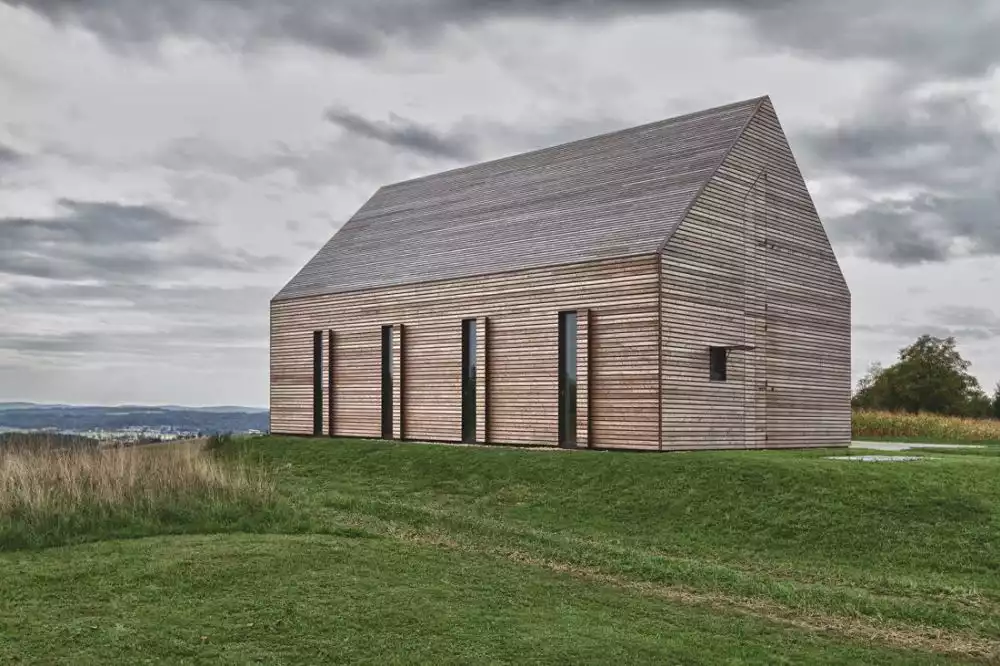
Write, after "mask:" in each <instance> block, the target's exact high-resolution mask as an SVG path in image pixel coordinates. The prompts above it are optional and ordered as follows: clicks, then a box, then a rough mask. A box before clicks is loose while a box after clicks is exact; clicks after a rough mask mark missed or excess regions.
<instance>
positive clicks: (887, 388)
mask: <svg viewBox="0 0 1000 666" xmlns="http://www.w3.org/2000/svg"><path fill="white" fill-rule="evenodd" d="M970 365H971V364H970V363H969V362H968V361H966V360H965V359H964V358H962V355H961V354H959V353H958V349H957V348H956V342H955V338H951V337H949V338H943V339H942V338H935V337H933V336H930V335H922V336H920V337H919V338H917V341H916V342H914V343H913V344H912V345H910V346H909V347H905V348H903V349H901V350H900V352H899V361H897V362H896V363H895V364H894V365H891V366H889V367H888V368H882V367H881V366H878V365H874V366H872V368H871V369H870V370H869V372H868V374H867V375H866V376H865V377H863V378H862V380H861V381H860V382H859V383H858V389H857V392H856V393H855V396H854V400H853V403H854V405H855V406H856V407H861V408H866V409H887V410H890V411H906V412H912V413H916V412H933V413H937V414H953V415H961V416H986V415H988V412H989V411H990V409H989V408H990V406H991V405H990V399H989V398H988V397H987V396H986V394H985V393H983V390H982V389H981V388H980V386H979V382H978V381H977V380H976V378H975V377H973V376H972V375H971V374H969V367H970Z"/></svg>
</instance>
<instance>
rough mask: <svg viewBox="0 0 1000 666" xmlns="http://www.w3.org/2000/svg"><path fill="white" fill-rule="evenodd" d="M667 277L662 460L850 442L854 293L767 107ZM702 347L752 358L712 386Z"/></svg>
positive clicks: (670, 248)
mask: <svg viewBox="0 0 1000 666" xmlns="http://www.w3.org/2000/svg"><path fill="white" fill-rule="evenodd" d="M661 271H662V326H663V339H662V348H661V353H662V355H663V358H662V363H663V379H662V410H663V414H662V418H663V448H664V449H691V448H703V447H705V448H708V447H710V448H745V447H751V448H756V447H762V446H766V447H807V446H831V445H844V444H847V443H848V442H849V440H850V429H851V426H850V355H851V332H850V331H851V305H850V303H851V297H850V292H849V291H848V289H847V286H846V283H845V281H844V278H843V275H842V273H841V271H840V268H839V265H838V263H837V259H836V256H835V255H834V253H833V250H832V249H831V247H830V244H829V242H828V240H827V237H826V234H825V232H824V230H823V226H822V223H821V222H820V220H819V217H818V216H817V214H816V211H815V208H814V207H813V204H812V200H811V199H810V197H809V192H808V189H807V187H806V185H805V181H804V180H803V179H802V177H801V175H800V174H799V171H798V167H797V166H796V164H795V160H794V158H793V156H792V153H791V150H790V149H789V147H788V143H787V141H786V139H785V137H784V134H783V132H782V131H781V127H780V125H779V123H778V120H777V117H776V115H775V114H774V110H773V107H772V106H771V103H770V101H769V100H764V101H763V102H762V104H761V106H760V108H759V110H758V111H757V113H756V114H755V115H754V117H753V119H752V120H751V121H750V123H749V124H748V125H747V127H746V130H745V131H744V133H743V135H742V136H741V138H740V140H739V141H738V142H737V143H736V145H735V146H734V148H733V150H732V151H731V152H730V154H729V156H728V157H727V158H726V160H725V161H724V162H723V164H722V166H721V167H720V168H719V170H718V171H717V172H716V175H715V176H714V177H713V178H712V180H711V181H710V182H709V183H708V185H707V186H706V188H705V190H704V191H703V192H702V195H701V196H700V197H699V199H698V200H697V202H696V203H695V205H694V206H693V207H692V208H691V210H690V211H689V213H688V215H687V217H686V218H685V220H684V221H683V222H682V223H681V225H680V226H679V227H678V229H677V231H676V232H675V233H674V235H673V236H672V238H671V239H670V241H669V242H668V243H667V244H666V246H665V248H664V250H663V253H662V260H661ZM710 345H750V346H753V347H754V349H753V350H745V351H744V350H733V351H732V352H730V356H729V367H728V370H729V373H728V377H727V381H725V382H713V381H711V380H710V378H709V366H708V347H709V346H710ZM765 435H766V437H765Z"/></svg>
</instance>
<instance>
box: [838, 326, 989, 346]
mask: <svg viewBox="0 0 1000 666" xmlns="http://www.w3.org/2000/svg"><path fill="white" fill-rule="evenodd" d="M853 330H854V332H855V333H872V334H875V335H881V336H888V337H892V338H895V339H898V340H907V341H912V340H915V339H916V338H918V337H920V336H921V335H933V336H934V337H937V338H947V337H953V338H955V339H956V340H958V342H959V344H961V343H963V342H989V341H991V340H996V339H998V338H1000V324H997V325H994V326H961V325H951V326H950V325H945V324H886V325H872V324H855V325H854V326H853Z"/></svg>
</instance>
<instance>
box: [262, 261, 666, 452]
mask: <svg viewBox="0 0 1000 666" xmlns="http://www.w3.org/2000/svg"><path fill="white" fill-rule="evenodd" d="M658 265H659V261H658V256H657V255H656V254H649V255H645V256H641V257H633V258H625V259H619V260H612V261H601V262H593V263H587V264H578V265H570V266H559V267H555V268H546V269H533V270H527V271H518V272H511V273H504V274H499V275H492V276H486V277H479V278H463V279H458V280H450V281H446V282H431V283H425V284H418V285H409V286H399V287H389V288H385V289H378V290H372V291H362V292H354V293H349V294H329V295H322V296H315V297H307V298H298V299H293V300H280V301H274V302H272V304H271V430H272V432H275V433H288V434H309V433H311V432H312V412H311V408H312V399H311V390H312V389H311V386H312V384H311V382H312V377H311V363H312V347H311V344H312V337H311V335H312V334H311V331H313V330H316V329H323V330H332V331H334V339H335V347H334V350H333V352H334V353H333V357H334V368H333V371H334V376H335V377H336V382H335V392H334V396H333V405H334V410H333V411H334V432H335V433H336V434H337V435H345V436H362V437H378V436H379V431H380V427H379V424H380V405H379V398H380V381H379V378H380V372H379V367H380V366H379V351H380V326H381V325H382V324H385V323H394V324H402V325H404V327H405V329H404V330H405V335H404V346H403V350H402V362H403V364H404V367H405V370H404V375H405V387H404V390H403V400H402V408H403V412H404V423H405V428H406V433H405V434H406V437H407V438H409V439H414V440H435V441H459V440H460V439H461V422H462V419H461V415H462V410H461V407H462V402H461V359H462V345H461V339H462V336H461V322H462V319H463V318H471V317H476V318H482V317H488V318H489V323H488V327H487V328H486V332H485V335H482V338H481V339H480V340H479V344H478V347H479V349H480V350H482V351H480V354H485V360H484V359H483V356H480V363H482V364H483V367H485V371H484V372H482V371H481V372H482V375H483V379H484V381H483V386H484V390H485V393H484V400H485V395H486V394H488V395H489V401H488V403H489V410H488V412H487V413H486V419H487V421H488V433H487V434H486V437H487V439H488V441H490V442H496V443H518V444H542V445H555V444H556V441H557V438H558V423H557V416H558V402H557V401H558V381H557V379H558V312H559V311H560V310H574V309H575V310H584V309H588V310H589V311H590V312H589V323H588V324H587V325H586V327H585V328H586V338H588V339H589V341H590V350H591V352H590V354H589V363H588V366H589V381H590V384H591V389H590V395H591V401H590V405H589V415H590V423H591V430H590V443H591V445H592V446H598V447H609V448H610V447H628V448H652V449H655V448H657V447H658V444H659V443H658V437H657V435H658V429H657V419H658V401H657V397H658V387H657V366H658V349H657V339H658V331H657V322H658V309H657V308H658V306H657V284H658V279H657V271H658ZM480 330H482V325H480ZM477 398H478V396H477ZM484 407H485V403H484ZM479 414H480V415H483V412H480V413H479ZM477 421H478V416H477ZM477 426H478V423H477Z"/></svg>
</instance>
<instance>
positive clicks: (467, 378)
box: [462, 319, 476, 442]
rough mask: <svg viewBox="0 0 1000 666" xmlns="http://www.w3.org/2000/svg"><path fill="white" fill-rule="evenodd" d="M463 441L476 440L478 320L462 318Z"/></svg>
mask: <svg viewBox="0 0 1000 666" xmlns="http://www.w3.org/2000/svg"><path fill="white" fill-rule="evenodd" d="M462 441H463V442H475V441H476V320H475V319H463V320H462Z"/></svg>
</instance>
